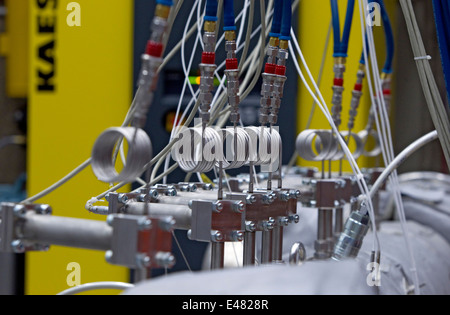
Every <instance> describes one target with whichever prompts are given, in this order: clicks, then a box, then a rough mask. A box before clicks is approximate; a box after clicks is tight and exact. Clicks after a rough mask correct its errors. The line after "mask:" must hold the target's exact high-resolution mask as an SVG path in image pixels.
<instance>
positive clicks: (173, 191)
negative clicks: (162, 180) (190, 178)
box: [166, 188, 177, 197]
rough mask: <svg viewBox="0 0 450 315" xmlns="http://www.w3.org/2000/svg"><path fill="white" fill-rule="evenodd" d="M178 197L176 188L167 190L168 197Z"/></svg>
mask: <svg viewBox="0 0 450 315" xmlns="http://www.w3.org/2000/svg"><path fill="white" fill-rule="evenodd" d="M176 195H177V190H176V189H175V188H169V189H167V190H166V196H171V197H175V196H176Z"/></svg>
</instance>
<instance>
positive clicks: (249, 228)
mask: <svg viewBox="0 0 450 315" xmlns="http://www.w3.org/2000/svg"><path fill="white" fill-rule="evenodd" d="M245 230H246V231H247V232H254V231H255V230H256V224H255V222H253V221H246V222H245Z"/></svg>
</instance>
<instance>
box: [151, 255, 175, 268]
mask: <svg viewBox="0 0 450 315" xmlns="http://www.w3.org/2000/svg"><path fill="white" fill-rule="evenodd" d="M155 260H156V264H157V265H159V266H162V267H165V268H171V267H173V265H175V257H174V256H173V255H172V254H171V253H169V252H157V253H156V255H155Z"/></svg>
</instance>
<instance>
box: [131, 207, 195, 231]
mask: <svg viewBox="0 0 450 315" xmlns="http://www.w3.org/2000/svg"><path fill="white" fill-rule="evenodd" d="M147 210H148V212H147V214H148V215H150V216H172V217H173V218H174V219H175V225H174V228H175V229H179V230H189V229H190V228H191V217H192V210H191V209H189V207H188V206H187V205H173V204H160V203H150V204H148V203H145V202H128V203H127V205H126V208H125V211H126V213H129V214H134V215H143V214H144V213H145V212H146V211H147Z"/></svg>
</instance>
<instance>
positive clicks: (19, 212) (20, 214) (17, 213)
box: [13, 205, 27, 217]
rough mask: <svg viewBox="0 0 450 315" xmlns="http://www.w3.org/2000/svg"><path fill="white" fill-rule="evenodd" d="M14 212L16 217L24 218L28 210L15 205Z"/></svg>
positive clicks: (22, 206)
mask: <svg viewBox="0 0 450 315" xmlns="http://www.w3.org/2000/svg"><path fill="white" fill-rule="evenodd" d="M13 212H14V215H15V216H18V217H24V216H25V214H26V213H27V209H26V208H25V206H24V205H15V206H14V208H13Z"/></svg>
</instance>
